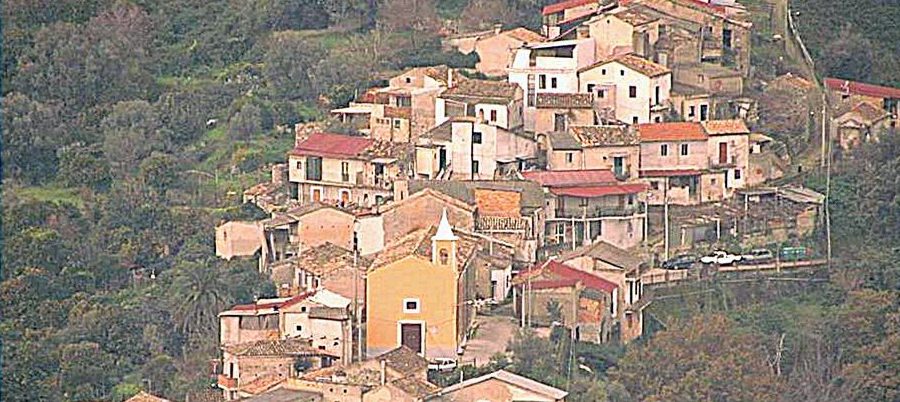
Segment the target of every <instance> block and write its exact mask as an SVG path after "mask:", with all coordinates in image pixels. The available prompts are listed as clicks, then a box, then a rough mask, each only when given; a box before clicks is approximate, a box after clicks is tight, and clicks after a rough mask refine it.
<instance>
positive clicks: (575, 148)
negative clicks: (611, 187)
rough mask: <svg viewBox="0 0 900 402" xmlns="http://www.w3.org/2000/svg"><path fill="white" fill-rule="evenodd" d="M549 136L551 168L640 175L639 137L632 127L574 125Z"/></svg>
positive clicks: (630, 176) (625, 177)
mask: <svg viewBox="0 0 900 402" xmlns="http://www.w3.org/2000/svg"><path fill="white" fill-rule="evenodd" d="M548 139H549V140H548V142H547V144H548V145H547V169H548V170H553V171H565V170H608V171H612V172H613V174H614V175H615V176H616V177H617V178H619V179H623V180H630V179H637V178H638V169H639V167H640V159H639V156H640V145H639V143H640V138H638V135H637V131H636V130H635V129H634V127H633V126H626V125H617V126H575V127H570V128H569V130H568V131H567V132H560V133H551V134H550V135H549V136H548Z"/></svg>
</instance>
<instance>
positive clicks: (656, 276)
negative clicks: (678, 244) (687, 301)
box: [641, 258, 828, 286]
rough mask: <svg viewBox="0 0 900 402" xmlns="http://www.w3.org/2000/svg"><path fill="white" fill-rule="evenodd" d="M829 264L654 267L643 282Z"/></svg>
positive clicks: (644, 275)
mask: <svg viewBox="0 0 900 402" xmlns="http://www.w3.org/2000/svg"><path fill="white" fill-rule="evenodd" d="M827 264H828V260H826V259H824V258H823V259H815V260H799V261H783V262H776V263H769V264H753V265H723V266H714V265H708V266H701V267H699V268H692V269H684V270H669V269H662V268H653V269H650V270H648V271H647V272H645V273H643V274H642V275H641V282H643V284H644V285H645V286H646V285H659V284H671V283H676V282H681V281H692V280H703V279H709V278H712V277H713V276H715V275H716V274H718V273H726V272H764V271H781V270H791V269H800V268H810V267H819V266H824V265H827Z"/></svg>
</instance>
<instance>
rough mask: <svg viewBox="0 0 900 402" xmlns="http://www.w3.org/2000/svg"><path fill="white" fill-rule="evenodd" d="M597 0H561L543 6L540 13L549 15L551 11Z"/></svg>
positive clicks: (555, 11) (556, 11) (558, 10)
mask: <svg viewBox="0 0 900 402" xmlns="http://www.w3.org/2000/svg"><path fill="white" fill-rule="evenodd" d="M596 2H597V0H566V1H561V2H559V3H554V4H550V5H548V6H544V9H543V10H541V14H543V15H549V14H553V13H558V12H560V11H564V10H568V9H570V8H574V7H580V6H583V5H586V4H591V3H596Z"/></svg>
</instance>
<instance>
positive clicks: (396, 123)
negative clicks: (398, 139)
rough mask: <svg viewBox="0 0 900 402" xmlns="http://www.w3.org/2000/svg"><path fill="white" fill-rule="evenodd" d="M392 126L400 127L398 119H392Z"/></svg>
mask: <svg viewBox="0 0 900 402" xmlns="http://www.w3.org/2000/svg"><path fill="white" fill-rule="evenodd" d="M394 128H396V129H399V128H400V119H394Z"/></svg>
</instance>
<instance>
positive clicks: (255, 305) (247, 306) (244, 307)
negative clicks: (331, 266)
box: [231, 290, 316, 311]
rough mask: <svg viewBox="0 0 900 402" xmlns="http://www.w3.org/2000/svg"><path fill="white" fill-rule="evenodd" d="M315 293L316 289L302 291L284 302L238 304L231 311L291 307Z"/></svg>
mask: <svg viewBox="0 0 900 402" xmlns="http://www.w3.org/2000/svg"><path fill="white" fill-rule="evenodd" d="M314 294H316V291H315V290H313V291H311V292H304V293H301V294H299V295H296V296H294V297H291V298H290V299H288V300H285V301H282V302H276V303H264V304H258V303H252V304H238V305H236V306H234V307H232V308H231V311H235V310H238V311H248V310H266V309H280V308H285V307H290V306H293V305H295V304H297V303H300V302H301V301H303V300H306V299H307V298H309V297H310V296H312V295H314Z"/></svg>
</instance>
